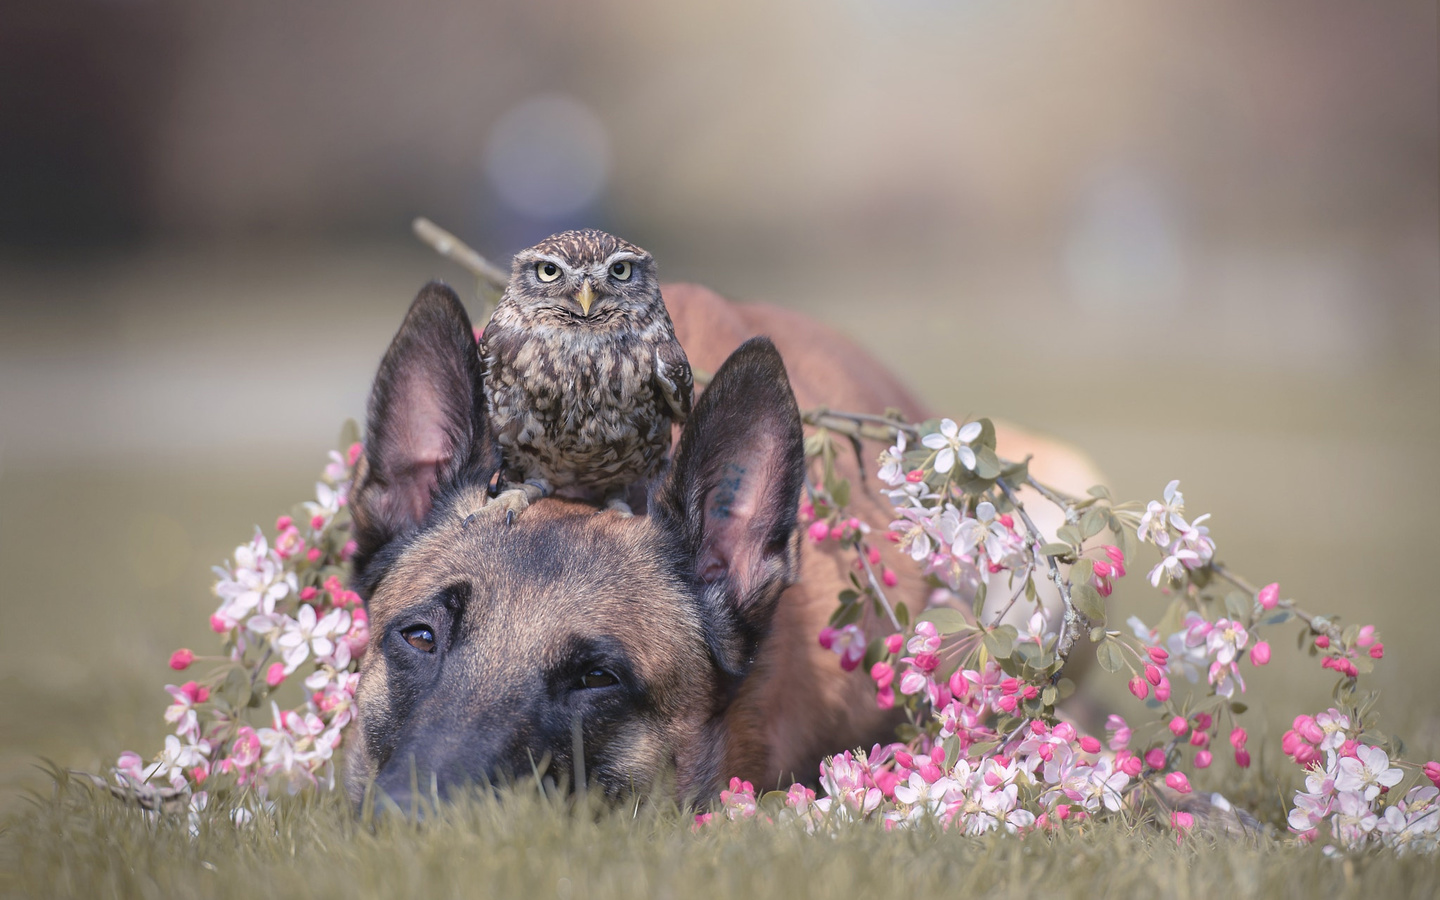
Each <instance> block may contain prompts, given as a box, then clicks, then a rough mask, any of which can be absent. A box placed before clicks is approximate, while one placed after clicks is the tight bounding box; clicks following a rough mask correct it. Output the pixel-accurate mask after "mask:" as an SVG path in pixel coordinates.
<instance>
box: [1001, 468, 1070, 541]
mask: <svg viewBox="0 0 1440 900" xmlns="http://www.w3.org/2000/svg"><path fill="white" fill-rule="evenodd" d="M1026 462H1029V459H1026ZM1002 465H1004V463H1002ZM1025 483H1026V484H1028V485H1030V486H1031V487H1032V488H1034V489H1035V492H1036V493H1038V494H1039V495H1040V496H1042V497H1044V498H1045V499H1046V500H1049V501H1050V502H1051V503H1053V504H1055V505H1056V506H1058V507H1060V509H1061V510H1062V511H1064V513H1065V521H1066V522H1067V523H1068V524H1070V525H1076V524H1079V522H1080V514H1079V513H1077V512H1076V511H1075V498H1074V497H1071V496H1068V495H1066V494H1062V493H1060V492H1059V491H1057V490H1055V489H1054V488H1052V487H1049V486H1048V485H1045V484H1043V483H1041V482H1039V481H1037V480H1036V479H1035V476H1034V475H1030V474H1026V476H1025Z"/></svg>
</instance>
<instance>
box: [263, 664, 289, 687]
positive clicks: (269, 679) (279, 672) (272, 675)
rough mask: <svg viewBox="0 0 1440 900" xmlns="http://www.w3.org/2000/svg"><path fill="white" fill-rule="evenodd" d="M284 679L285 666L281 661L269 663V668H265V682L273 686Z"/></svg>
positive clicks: (278, 684)
mask: <svg viewBox="0 0 1440 900" xmlns="http://www.w3.org/2000/svg"><path fill="white" fill-rule="evenodd" d="M284 680H285V666H284V664H283V663H278V662H277V663H271V664H270V668H269V669H266V670H265V683H266V684H268V685H270V686H271V687H272V688H273V687H279V686H280V682H282V681H284Z"/></svg>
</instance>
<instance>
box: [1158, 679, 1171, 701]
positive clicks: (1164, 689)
mask: <svg viewBox="0 0 1440 900" xmlns="http://www.w3.org/2000/svg"><path fill="white" fill-rule="evenodd" d="M1155 699H1156V700H1159V701H1160V702H1161V703H1168V702H1169V701H1170V679H1168V678H1162V679H1160V683H1159V684H1157V685H1155Z"/></svg>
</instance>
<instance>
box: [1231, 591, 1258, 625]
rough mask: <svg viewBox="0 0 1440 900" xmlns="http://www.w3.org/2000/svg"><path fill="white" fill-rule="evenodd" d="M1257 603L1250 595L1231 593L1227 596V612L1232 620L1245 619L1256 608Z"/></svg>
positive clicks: (1237, 592)
mask: <svg viewBox="0 0 1440 900" xmlns="http://www.w3.org/2000/svg"><path fill="white" fill-rule="evenodd" d="M1254 606H1255V601H1254V600H1252V599H1251V598H1250V595H1249V594H1242V593H1240V592H1239V591H1231V592H1230V593H1228V594H1226V595H1225V612H1227V613H1229V615H1230V618H1232V619H1245V618H1247V617H1248V616H1249V615H1250V611H1251V610H1252V609H1253V608H1254Z"/></svg>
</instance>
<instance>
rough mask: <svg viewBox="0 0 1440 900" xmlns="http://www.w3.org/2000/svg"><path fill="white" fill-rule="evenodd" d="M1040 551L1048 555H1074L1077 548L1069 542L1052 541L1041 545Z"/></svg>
mask: <svg viewBox="0 0 1440 900" xmlns="http://www.w3.org/2000/svg"><path fill="white" fill-rule="evenodd" d="M1040 552H1041V553H1043V554H1044V555H1046V556H1074V555H1075V548H1074V547H1072V546H1070V545H1069V544H1062V543H1060V542H1059V541H1051V542H1050V543H1048V544H1046V545H1045V546H1043V547H1041V548H1040Z"/></svg>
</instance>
